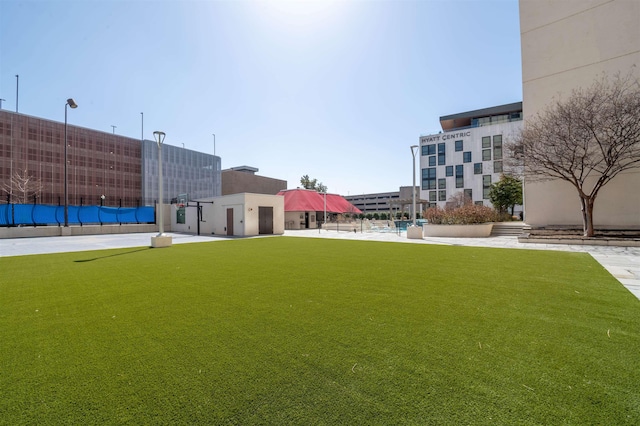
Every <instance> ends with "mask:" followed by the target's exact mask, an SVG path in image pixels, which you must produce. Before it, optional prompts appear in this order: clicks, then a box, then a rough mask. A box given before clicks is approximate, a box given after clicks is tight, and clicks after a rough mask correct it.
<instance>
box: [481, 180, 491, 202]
mask: <svg viewBox="0 0 640 426" xmlns="http://www.w3.org/2000/svg"><path fill="white" fill-rule="evenodd" d="M490 189H491V175H483V176H482V198H484V199H485V200H488V199H489V190H490Z"/></svg>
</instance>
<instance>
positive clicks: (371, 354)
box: [0, 237, 640, 425]
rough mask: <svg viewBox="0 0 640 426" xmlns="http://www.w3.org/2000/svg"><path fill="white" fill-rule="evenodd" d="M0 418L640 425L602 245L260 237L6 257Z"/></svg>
mask: <svg viewBox="0 0 640 426" xmlns="http://www.w3.org/2000/svg"><path fill="white" fill-rule="evenodd" d="M0 266H1V268H2V269H1V270H2V281H1V283H0V339H1V341H0V424H7V425H17V424H45V425H46V424H51V425H59V424H136V425H137V424H238V425H246V424H274V425H281V424H300V425H312V424H315V425H322V424H326V425H333V424H344V425H372V424H380V425H391V424H393V425H400V424H554V425H558V424H576V425H584V424H617V425H622V424H639V423H640V362H639V359H640V357H639V355H640V302H639V301H638V300H637V299H636V298H634V297H633V296H632V295H631V294H630V293H629V292H628V291H627V290H626V289H625V288H624V287H622V286H621V285H620V284H619V283H618V282H617V281H616V280H615V279H614V278H613V277H611V276H610V275H609V274H608V273H607V272H606V271H605V270H604V269H603V268H602V267H601V266H600V265H599V264H598V263H597V262H595V261H594V260H593V259H592V258H591V257H590V256H589V255H587V254H579V253H559V252H545V251H528V250H500V249H487V248H470V247H448V246H433V245H415V244H392V243H375V242H364V241H336V240H324V239H303V238H286V237H278V238H262V239H247V240H230V241H224V242H215V243H206V244H186V245H175V246H173V247H171V248H167V249H149V248H137V249H120V250H109V251H95V252H83V253H66V254H55V255H44V256H24V257H15V258H1V259H0Z"/></svg>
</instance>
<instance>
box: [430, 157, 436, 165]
mask: <svg viewBox="0 0 640 426" xmlns="http://www.w3.org/2000/svg"><path fill="white" fill-rule="evenodd" d="M435 166H436V156H435V155H430V156H429V167H435Z"/></svg>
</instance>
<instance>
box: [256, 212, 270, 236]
mask: <svg viewBox="0 0 640 426" xmlns="http://www.w3.org/2000/svg"><path fill="white" fill-rule="evenodd" d="M258 233H259V234H273V207H258Z"/></svg>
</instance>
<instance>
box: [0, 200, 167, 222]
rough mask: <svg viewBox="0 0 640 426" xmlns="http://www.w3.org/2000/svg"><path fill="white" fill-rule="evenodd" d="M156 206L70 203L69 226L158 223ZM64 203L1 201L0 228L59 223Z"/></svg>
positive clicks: (62, 217)
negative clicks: (76, 204) (3, 202)
mask: <svg viewBox="0 0 640 426" xmlns="http://www.w3.org/2000/svg"><path fill="white" fill-rule="evenodd" d="M155 221H156V219H155V208H154V207H153V206H143V207H104V206H68V220H67V222H68V223H69V225H80V226H82V225H98V224H99V225H103V224H116V223H117V224H130V223H135V224H141V223H155ZM62 224H64V206H55V205H46V204H0V227H10V226H60V225H62Z"/></svg>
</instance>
